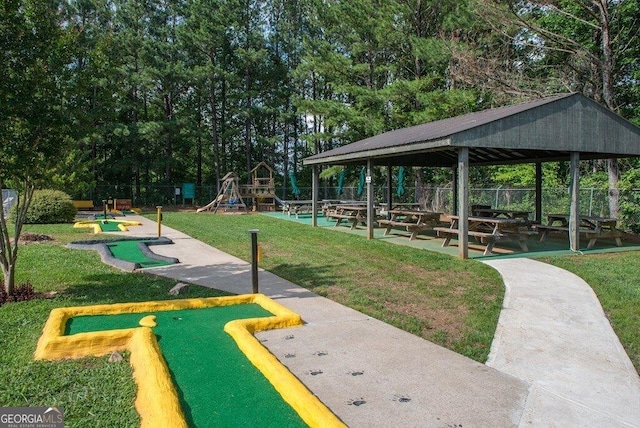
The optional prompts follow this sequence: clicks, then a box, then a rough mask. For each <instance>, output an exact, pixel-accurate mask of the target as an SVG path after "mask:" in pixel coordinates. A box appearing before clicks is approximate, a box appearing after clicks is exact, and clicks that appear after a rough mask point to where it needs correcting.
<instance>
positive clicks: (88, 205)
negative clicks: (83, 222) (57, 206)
mask: <svg viewBox="0 0 640 428" xmlns="http://www.w3.org/2000/svg"><path fill="white" fill-rule="evenodd" d="M73 206H74V207H76V208H77V209H79V210H93V209H94V208H95V207H94V206H93V201H85V200H82V201H73Z"/></svg>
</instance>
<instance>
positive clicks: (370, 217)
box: [366, 158, 375, 239]
mask: <svg viewBox="0 0 640 428" xmlns="http://www.w3.org/2000/svg"><path fill="white" fill-rule="evenodd" d="M372 176H373V161H372V160H371V158H369V159H367V181H366V182H367V239H373V223H374V221H375V209H374V207H373V179H372Z"/></svg>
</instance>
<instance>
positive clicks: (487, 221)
mask: <svg viewBox="0 0 640 428" xmlns="http://www.w3.org/2000/svg"><path fill="white" fill-rule="evenodd" d="M449 217H450V218H451V224H450V225H449V227H434V228H433V230H435V231H437V232H438V235H439V236H443V237H444V242H443V243H442V246H443V247H447V246H449V244H450V242H451V239H452V238H456V237H457V236H458V233H459V229H458V223H459V220H460V217H459V216H457V215H452V216H449ZM468 220H469V230H468V234H469V236H473V237H474V238H476V239H477V240H478V241H479V242H480V243H481V244H483V245H486V247H485V250H484V253H483V254H484V255H485V256H487V255H489V254H491V252H492V251H493V247H494V246H495V243H496V242H497V241H517V242H518V244H519V245H520V248H521V249H522V251H525V252H527V251H529V248H528V247H527V242H526V239H527V237H529V236H530V235H535V234H536V232H535V231H533V230H531V229H530V228H529V225H530V223H529V221H528V220H523V219H522V218H501V217H468Z"/></svg>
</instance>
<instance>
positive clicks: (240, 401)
mask: <svg viewBox="0 0 640 428" xmlns="http://www.w3.org/2000/svg"><path fill="white" fill-rule="evenodd" d="M176 312H178V313H179V315H176ZM151 316H155V317H156V323H157V326H156V327H154V328H153V332H154V334H155V335H156V337H157V338H158V344H159V345H160V349H161V351H162V355H163V357H164V359H165V361H166V363H167V366H168V367H169V370H170V372H171V375H172V378H173V382H174V384H175V385H176V387H177V389H178V395H179V397H180V399H181V400H180V401H181V403H180V404H181V406H182V410H183V412H184V413H185V417H186V419H187V422H188V424H189V426H194V427H198V428H201V427H216V426H273V427H285V426H290V427H295V426H305V424H304V422H303V421H302V420H300V417H299V416H298V414H297V413H296V412H295V411H294V410H293V409H292V408H291V407H290V406H289V405H288V404H287V403H286V402H284V400H283V399H282V397H281V396H280V395H279V394H278V392H277V391H276V390H275V389H274V388H273V386H271V384H270V383H269V381H268V380H267V379H266V378H265V377H264V376H263V375H262V373H260V371H259V370H258V369H257V368H256V367H254V366H253V365H252V364H251V363H250V362H249V361H248V360H247V358H246V357H245V355H244V354H243V353H242V352H241V351H240V350H239V349H238V347H237V345H236V344H235V342H234V341H233V339H232V338H231V337H230V336H229V335H228V334H226V333H225V332H224V330H223V327H224V325H225V324H226V323H227V322H229V321H232V320H234V319H243V318H262V317H268V316H272V314H271V313H270V312H267V311H266V310H264V309H263V308H261V307H260V306H258V305H256V304H245V305H233V306H223V307H214V308H204V309H187V310H180V311H165V312H153V313H134V314H119V315H95V316H84V317H75V318H72V319H70V320H69V321H68V322H67V331H66V334H67V335H74V334H78V333H86V332H92V331H104V330H116V329H124V328H131V327H135V326H136V325H137V324H138V323H139V322H140V319H141V318H142V319H147V318H148V317H151ZM175 321H181V322H180V323H179V324H177V323H176V322H175ZM264 415H269V418H268V422H267V421H265V420H264ZM265 424H266V425H265Z"/></svg>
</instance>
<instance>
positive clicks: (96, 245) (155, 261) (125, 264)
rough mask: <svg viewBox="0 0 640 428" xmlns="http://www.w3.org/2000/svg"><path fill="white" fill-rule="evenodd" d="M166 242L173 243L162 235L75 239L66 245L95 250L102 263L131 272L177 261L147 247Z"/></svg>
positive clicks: (177, 261) (166, 243) (165, 243)
mask: <svg viewBox="0 0 640 428" xmlns="http://www.w3.org/2000/svg"><path fill="white" fill-rule="evenodd" d="M168 244H173V241H172V240H170V239H168V238H164V237H162V238H151V239H140V238H134V239H131V238H129V239H117V240H113V239H111V240H108V239H103V240H90V241H76V242H71V243H70V244H67V247H68V248H74V249H81V250H94V251H97V252H98V254H100V257H101V258H102V261H103V262H104V263H106V264H108V265H111V266H114V267H117V268H118V269H121V270H124V271H127V272H133V271H134V270H136V269H143V268H151V267H159V266H168V265H171V264H174V263H179V260H178V259H177V258H175V257H166V256H161V255H159V254H155V253H154V252H153V251H151V250H150V249H149V246H151V245H168Z"/></svg>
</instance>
